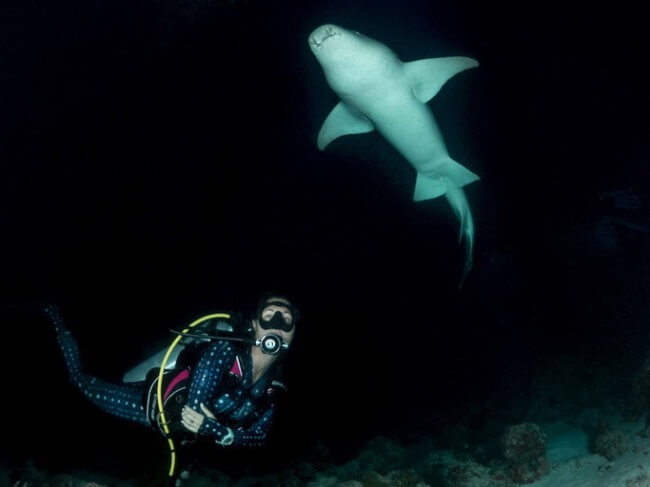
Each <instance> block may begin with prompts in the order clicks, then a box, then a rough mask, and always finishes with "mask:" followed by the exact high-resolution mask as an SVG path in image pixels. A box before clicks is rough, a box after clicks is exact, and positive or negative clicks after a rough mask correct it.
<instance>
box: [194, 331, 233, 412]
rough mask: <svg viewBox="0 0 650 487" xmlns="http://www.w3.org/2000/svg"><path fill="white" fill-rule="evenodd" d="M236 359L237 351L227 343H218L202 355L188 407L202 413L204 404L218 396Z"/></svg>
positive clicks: (196, 370)
mask: <svg viewBox="0 0 650 487" xmlns="http://www.w3.org/2000/svg"><path fill="white" fill-rule="evenodd" d="M234 359H235V350H234V349H233V347H232V345H231V344H230V343H229V342H226V341H216V342H214V343H212V344H210V346H209V347H208V348H207V349H206V350H205V352H203V353H202V354H201V358H200V359H199V362H198V364H197V365H196V368H195V370H194V372H193V373H192V384H191V385H190V392H189V394H188V396H187V402H186V405H187V406H188V407H189V408H191V409H193V410H194V411H200V406H201V404H202V403H209V398H211V397H214V396H215V395H216V394H218V392H219V390H220V388H221V383H222V381H223V378H224V376H225V375H226V374H227V373H228V370H229V367H230V366H231V365H232V362H233V360H234Z"/></svg>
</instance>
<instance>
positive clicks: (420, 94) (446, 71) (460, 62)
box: [404, 56, 478, 103]
mask: <svg viewBox="0 0 650 487" xmlns="http://www.w3.org/2000/svg"><path fill="white" fill-rule="evenodd" d="M477 66H478V61H477V60H476V59H472V58H469V57H463V56H452V57H439V58H430V59H420V60H418V61H412V62H410V63H404V69H405V71H406V75H407V76H408V78H409V81H410V83H411V89H412V90H413V94H414V95H415V97H416V98H417V99H418V101H420V102H422V103H427V102H428V101H429V100H431V98H433V97H434V96H436V95H437V94H438V92H439V91H440V88H442V85H444V84H445V83H446V82H447V80H449V79H450V78H452V77H453V76H454V75H456V74H458V73H460V72H461V71H465V70H466V69H470V68H475V67H477Z"/></svg>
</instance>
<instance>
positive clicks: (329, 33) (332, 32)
mask: <svg viewBox="0 0 650 487" xmlns="http://www.w3.org/2000/svg"><path fill="white" fill-rule="evenodd" d="M340 35H341V30H340V29H339V28H338V27H336V26H335V25H332V24H325V25H321V26H320V27H318V28H317V29H316V30H314V32H312V33H311V35H310V36H309V45H310V47H311V48H312V49H317V48H319V47H320V46H322V45H323V43H324V42H325V41H326V40H327V39H330V38H332V37H336V36H340Z"/></svg>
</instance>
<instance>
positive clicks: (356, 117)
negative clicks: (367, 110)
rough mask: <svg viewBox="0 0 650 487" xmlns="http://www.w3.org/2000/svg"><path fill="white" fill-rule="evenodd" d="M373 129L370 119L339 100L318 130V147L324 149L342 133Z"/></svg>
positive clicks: (347, 133) (349, 133)
mask: <svg viewBox="0 0 650 487" xmlns="http://www.w3.org/2000/svg"><path fill="white" fill-rule="evenodd" d="M373 130H375V126H374V125H373V124H372V122H371V121H370V120H368V119H367V118H366V117H364V116H363V115H362V114H361V113H360V112H359V111H357V110H355V109H354V108H352V107H350V106H348V105H346V104H345V103H343V102H339V103H338V105H336V106H335V107H334V109H333V110H332V111H331V112H330V114H329V115H328V116H327V118H326V119H325V122H323V126H322V127H321V128H320V132H318V140H317V142H318V148H319V149H320V150H323V149H325V147H327V146H328V145H329V144H330V142H332V141H333V140H334V139H338V138H339V137H341V136H342V135H353V134H365V133H367V132H372V131H373Z"/></svg>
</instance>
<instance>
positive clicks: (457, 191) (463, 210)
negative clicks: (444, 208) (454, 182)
mask: <svg viewBox="0 0 650 487" xmlns="http://www.w3.org/2000/svg"><path fill="white" fill-rule="evenodd" d="M445 197H446V198H447V201H448V202H449V205H450V206H451V208H452V210H454V213H455V214H456V217H457V218H458V220H459V222H460V234H459V236H458V242H459V244H460V243H462V241H463V240H465V265H464V266H463V276H462V278H461V281H460V285H459V287H462V285H463V282H465V278H466V277H467V274H468V273H469V271H470V270H472V264H473V257H472V255H473V252H474V219H473V218H472V210H470V208H469V203H468V202H467V197H466V196H465V191H463V189H462V188H449V189H448V190H447V192H446V193H445Z"/></svg>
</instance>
